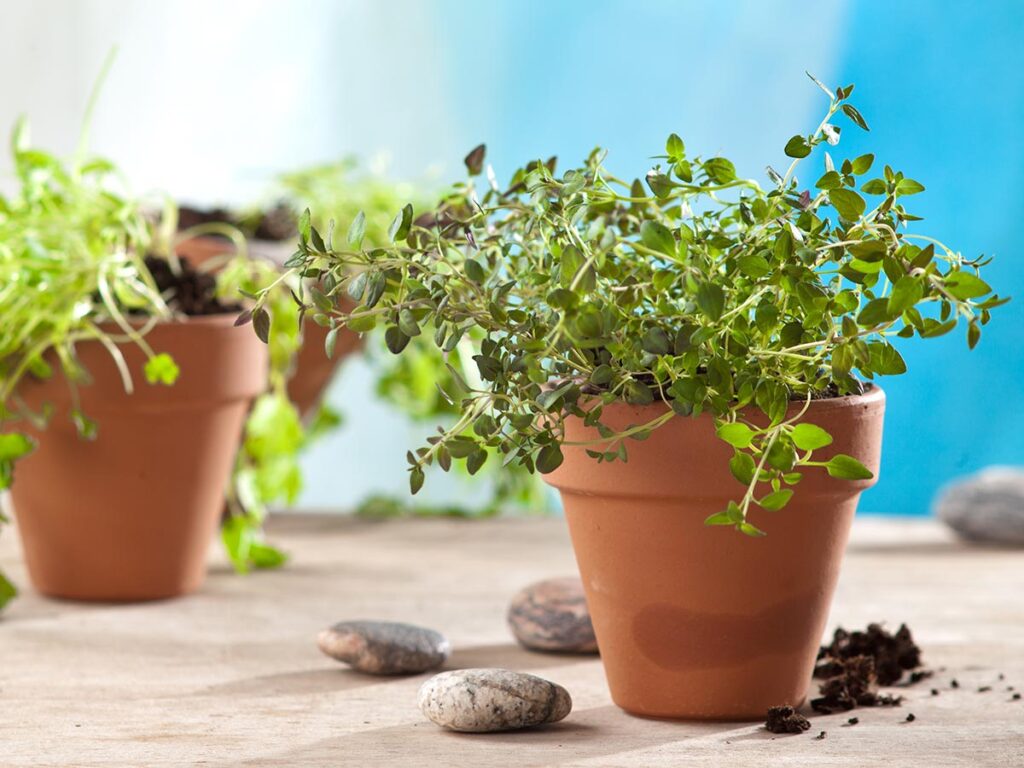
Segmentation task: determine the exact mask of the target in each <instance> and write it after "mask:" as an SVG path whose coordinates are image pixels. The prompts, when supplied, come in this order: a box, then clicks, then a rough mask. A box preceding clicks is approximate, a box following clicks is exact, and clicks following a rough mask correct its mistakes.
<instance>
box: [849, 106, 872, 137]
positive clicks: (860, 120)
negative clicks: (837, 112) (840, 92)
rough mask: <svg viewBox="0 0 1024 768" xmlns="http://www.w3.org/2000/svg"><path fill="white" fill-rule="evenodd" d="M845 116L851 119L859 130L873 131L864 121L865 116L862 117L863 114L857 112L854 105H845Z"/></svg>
mask: <svg viewBox="0 0 1024 768" xmlns="http://www.w3.org/2000/svg"><path fill="white" fill-rule="evenodd" d="M843 114H845V115H846V116H847V117H848V118H850V120H852V121H853V123H854V125H856V126H857V127H858V128H863V129H864V130H865V131H870V130H871V129H870V128H868V124H867V122H866V121H865V120H864V116H863V115H861V113H860V112H858V111H857V108H856V107H855V106H853V105H852V104H843Z"/></svg>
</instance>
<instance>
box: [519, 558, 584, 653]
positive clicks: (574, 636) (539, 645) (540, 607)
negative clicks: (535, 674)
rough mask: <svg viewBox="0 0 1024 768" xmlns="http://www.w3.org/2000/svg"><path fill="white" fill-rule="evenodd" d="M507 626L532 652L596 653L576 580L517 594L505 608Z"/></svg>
mask: <svg viewBox="0 0 1024 768" xmlns="http://www.w3.org/2000/svg"><path fill="white" fill-rule="evenodd" d="M508 625H509V628H510V629H511V630H512V634H513V635H515V638H516V640H518V641H519V642H520V643H521V644H522V645H523V646H525V647H526V648H529V649H530V650H534V651H554V652H559V653H597V638H595V637H594V625H593V624H591V622H590V612H589V611H588V610H587V599H586V596H585V595H584V594H583V584H582V582H580V580H579V579H578V578H574V577H573V578H562V579H547V580H546V581H539V582H537V583H536V584H531V585H530V586H528V587H526V588H525V589H523V590H522V591H521V592H519V593H518V594H517V595H516V596H515V597H514V598H512V603H511V604H510V605H509V608H508Z"/></svg>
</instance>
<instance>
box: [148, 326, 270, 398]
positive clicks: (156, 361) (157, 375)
mask: <svg viewBox="0 0 1024 768" xmlns="http://www.w3.org/2000/svg"><path fill="white" fill-rule="evenodd" d="M254 320H255V316H254ZM257 333H258V331H257ZM264 341H266V340H264ZM180 373H181V369H180V368H178V365H177V363H175V362H174V358H172V357H171V356H170V355H168V354H167V353H166V352H161V353H160V354H158V355H153V357H151V358H149V360H147V361H146V381H148V382H149V383H150V384H164V385H166V386H171V385H172V384H173V383H174V382H176V381H177V380H178V374H180Z"/></svg>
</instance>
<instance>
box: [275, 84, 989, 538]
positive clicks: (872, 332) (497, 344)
mask: <svg viewBox="0 0 1024 768" xmlns="http://www.w3.org/2000/svg"><path fill="white" fill-rule="evenodd" d="M812 79H813V78H812ZM815 82H816V83H817V84H818V86H819V87H821V89H822V90H823V91H824V92H825V94H826V95H827V96H828V108H827V110H826V111H825V115H824V117H823V119H822V120H821V122H820V124H819V125H818V126H817V127H816V128H815V129H814V130H813V131H812V132H811V133H809V134H802V135H797V136H794V137H793V138H792V139H790V140H789V142H788V143H787V144H786V147H785V153H786V155H787V156H788V157H789V158H791V162H790V164H789V167H788V168H786V169H785V170H784V171H782V172H779V171H776V170H775V169H773V168H771V167H769V168H768V169H767V177H768V178H767V184H765V185H764V186H762V184H760V183H758V182H757V181H754V180H751V179H747V178H742V177H740V176H738V175H737V171H736V169H735V167H734V165H733V163H732V162H730V161H729V160H728V159H726V158H724V157H708V158H702V157H699V156H690V155H688V154H687V151H686V147H685V146H684V143H683V141H682V139H681V138H680V137H679V136H677V135H675V134H672V135H671V136H669V137H668V140H667V142H666V144H665V149H664V154H662V155H660V156H659V157H658V160H659V161H660V162H659V163H658V165H656V166H655V167H654V168H653V169H651V170H650V171H649V172H647V174H646V176H645V177H644V179H643V180H641V179H634V180H628V179H620V178H617V177H616V176H614V175H613V174H612V173H611V172H609V171H608V170H607V169H606V167H605V165H604V159H605V153H604V152H603V151H602V150H600V149H597V150H594V151H593V152H592V153H591V154H590V156H589V157H588V158H587V160H586V162H585V163H584V164H583V165H582V166H581V167H578V168H573V169H571V170H568V171H566V172H565V173H562V174H560V175H559V174H557V173H556V166H555V161H554V159H552V160H549V161H547V162H541V161H536V162H532V163H530V164H528V165H526V166H525V167H523V168H521V169H519V170H517V171H516V172H515V173H514V174H513V176H512V178H511V181H510V182H509V183H508V184H507V185H504V186H502V185H499V184H498V182H497V180H496V178H495V176H494V173H493V171H492V170H491V169H490V168H487V172H486V175H485V177H484V178H485V181H483V183H480V181H479V177H480V176H481V175H482V174H484V169H485V164H484V152H485V150H484V147H483V146H482V145H481V146H480V147H477V148H476V149H474V150H473V151H472V152H471V153H470V154H469V155H468V156H467V157H466V166H467V168H468V170H469V174H470V180H469V181H467V182H465V183H462V184H459V185H457V186H456V187H455V188H454V189H453V191H452V192H451V194H450V195H449V196H448V197H447V198H446V199H445V200H444V201H443V204H442V205H441V206H440V207H439V208H438V209H437V210H434V211H430V212H428V213H429V215H428V216H426V217H419V218H418V217H417V215H416V214H415V213H414V211H413V208H412V206H411V205H407V206H406V207H404V208H402V209H401V210H400V211H399V212H398V214H397V215H396V216H395V218H394V220H393V222H392V224H391V227H390V229H389V235H390V242H389V244H386V245H381V244H379V243H375V244H373V246H372V247H370V246H367V245H365V244H364V240H363V230H362V228H361V226H359V225H357V224H356V223H353V225H352V226H350V227H349V229H348V234H347V237H346V238H344V242H343V243H342V244H336V243H335V242H334V238H333V237H332V234H331V232H330V230H328V231H326V232H321V231H320V229H319V228H318V227H316V226H314V225H313V223H312V222H311V219H310V216H309V215H305V216H303V217H302V219H301V220H300V226H299V232H300V242H299V247H298V252H297V254H296V255H295V257H294V258H293V259H292V260H291V261H290V262H289V264H288V266H291V267H292V268H293V269H295V270H296V271H297V272H298V273H300V274H302V275H306V276H315V277H316V278H317V279H319V280H320V281H321V282H320V285H321V286H322V292H314V293H312V295H311V296H309V297H307V296H301V297H299V304H300V310H299V311H300V313H306V312H309V313H313V314H314V316H315V317H316V318H317V320H318V322H329V323H330V324H332V325H333V326H334V327H336V328H337V327H341V326H347V327H349V328H352V329H355V330H358V331H360V332H366V331H369V330H371V329H373V328H383V329H384V334H385V340H386V343H387V346H388V348H389V349H390V350H391V351H392V352H393V353H395V354H403V353H404V350H406V349H408V348H409V346H410V342H411V341H412V340H413V339H419V338H421V337H424V336H426V337H429V338H432V343H433V344H434V345H436V346H437V347H438V348H440V350H441V351H442V352H444V353H448V354H451V353H452V352H454V351H455V350H456V349H459V345H460V343H461V342H462V340H463V339H465V338H467V337H468V338H470V339H471V340H472V341H473V345H474V348H475V351H476V354H474V355H473V361H474V362H475V365H476V369H477V372H478V374H479V375H478V378H477V380H468V379H467V377H464V376H463V375H462V374H461V373H459V371H458V370H457V369H455V368H454V367H452V368H450V369H449V370H450V372H451V375H452V379H453V380H454V381H455V382H457V391H448V392H446V393H445V394H446V396H447V397H448V398H449V399H450V400H451V401H452V403H454V404H455V406H454V407H455V408H456V409H457V412H458V414H459V416H458V419H457V420H456V422H455V423H454V424H453V425H450V426H448V427H446V428H441V429H439V431H438V433H437V434H435V435H434V436H432V437H430V438H429V439H428V440H427V444H426V445H425V446H423V447H421V448H419V449H418V450H416V451H410V452H409V453H408V462H409V473H410V474H409V479H410V486H411V490H412V492H413V493H415V492H416V491H418V490H419V489H420V487H421V486H422V485H423V482H424V477H425V469H426V468H427V467H429V466H430V465H433V464H437V465H438V466H440V467H441V468H442V469H443V470H448V469H449V468H450V467H451V466H452V463H453V461H455V460H461V461H464V462H465V464H466V466H467V468H468V470H469V471H470V472H471V473H472V472H475V471H478V470H479V469H480V468H481V467H482V466H483V465H484V464H485V463H486V462H487V461H488V457H489V456H492V455H493V454H494V453H497V454H499V456H500V460H501V463H502V464H505V465H511V466H519V467H522V468H525V469H526V470H528V471H534V470H536V471H539V472H542V473H546V472H551V471H552V470H554V469H556V468H557V467H558V466H559V465H560V464H561V463H562V460H563V454H562V446H563V444H564V443H565V420H566V418H568V417H578V418H581V419H583V420H584V421H585V422H586V423H587V424H588V425H592V426H595V427H596V428H597V429H598V430H599V433H600V435H601V439H600V441H599V442H597V443H595V444H593V445H590V446H588V448H587V452H588V453H589V454H590V456H592V457H593V458H594V460H595V461H598V462H603V461H618V460H622V461H624V460H626V459H627V458H628V450H627V445H628V441H629V440H630V439H643V438H644V437H645V436H647V435H648V434H650V432H651V430H653V429H656V428H658V427H660V426H661V425H663V424H665V423H666V422H668V421H669V420H670V419H673V418H681V417H690V416H697V415H699V414H702V413H705V412H707V413H710V414H711V415H712V416H713V418H714V419H715V423H716V426H717V432H718V435H719V437H720V438H721V439H722V440H724V441H725V442H726V443H728V444H729V445H730V446H732V448H733V450H734V453H733V457H732V460H731V461H730V469H731V470H732V474H733V475H734V476H735V478H736V480H737V483H738V485H737V491H736V496H735V498H734V500H732V501H730V502H729V503H728V505H727V507H726V508H725V509H722V510H720V511H718V512H716V513H714V514H712V515H711V516H710V517H709V518H708V519H707V520H706V523H707V524H709V525H721V526H729V527H731V528H735V529H736V530H738V531H741V532H742V533H745V534H748V535H750V536H761V535H763V534H764V532H763V530H762V529H761V528H760V527H758V525H757V524H756V523H755V520H754V512H755V510H756V509H758V508H760V509H763V510H778V509H781V508H783V507H785V506H786V504H787V502H789V500H790V498H791V497H792V495H793V492H794V486H796V484H797V483H798V482H799V480H800V478H801V475H802V472H803V470H804V469H805V468H807V467H821V468H823V469H824V470H826V471H827V472H828V474H829V475H831V476H833V477H837V478H845V479H851V480H856V479H859V478H867V477H870V472H869V471H868V470H867V469H866V468H865V467H864V466H863V464H862V463H861V462H860V461H859V460H858V459H857V458H856V457H853V456H846V455H842V454H840V455H836V456H833V457H832V458H830V459H829V460H828V461H824V460H821V459H819V458H818V456H819V454H818V451H819V450H820V449H822V448H825V447H826V446H828V445H829V444H830V443H831V442H832V436H831V435H829V434H828V433H827V432H826V431H825V430H824V429H821V428H820V427H818V426H816V425H814V424H812V423H808V422H805V421H802V420H801V419H802V417H803V416H804V414H805V411H806V405H807V404H809V403H810V401H811V399H812V398H814V397H817V396H834V395H846V394H851V393H858V392H860V391H861V390H862V384H861V382H860V380H859V378H858V377H863V378H866V379H869V380H870V379H874V378H875V377H877V376H883V375H895V374H901V373H903V372H904V371H905V369H906V365H905V363H904V360H903V358H902V356H901V355H900V353H899V352H898V351H897V349H896V346H894V342H896V340H897V339H900V338H909V337H912V336H919V337H923V338H934V337H937V336H941V335H943V334H946V333H948V332H950V331H952V330H953V329H954V328H955V327H956V326H957V325H958V324H959V323H964V324H966V328H967V342H968V345H969V346H970V347H974V345H975V344H977V342H978V339H979V338H980V335H981V330H982V326H984V325H985V323H987V322H988V321H989V317H990V311H991V310H992V309H993V308H995V307H997V306H999V305H1000V304H1003V303H1004V302H1005V301H1007V299H1003V298H999V297H998V296H996V295H992V290H991V288H990V287H989V285H988V284H987V283H986V282H985V281H984V280H983V279H982V277H981V275H980V272H981V269H982V267H983V266H984V265H985V264H986V263H987V262H986V260H985V259H982V258H976V259H968V258H965V257H964V256H963V255H961V254H960V253H958V252H956V251H954V250H952V249H951V248H949V247H947V246H945V245H943V244H942V243H940V242H938V241H937V240H935V239H934V238H931V237H929V236H926V235H921V234H916V233H911V232H909V231H908V230H909V226H910V225H912V224H913V223H914V222H916V221H917V220H918V217H917V216H915V215H913V214H912V213H911V212H910V211H909V210H908V209H907V207H906V205H907V201H908V198H910V197H911V196H913V195H915V194H918V193H920V192H922V191H923V190H924V186H923V185H922V184H920V183H919V182H917V181H915V180H914V179H912V178H910V177H908V176H906V175H904V173H902V172H900V171H897V170H895V169H894V168H893V167H891V166H889V165H882V167H881V169H879V168H878V164H876V162H875V157H874V156H873V155H871V154H863V155H860V156H857V157H852V158H848V159H844V160H841V161H835V160H833V159H832V157H831V155H830V154H829V153H828V151H827V150H826V151H823V152H822V153H821V155H822V158H823V163H824V164H823V168H821V170H819V171H817V172H814V171H810V170H809V169H808V173H809V174H810V179H812V181H811V183H801V182H800V181H799V180H798V178H797V176H796V171H797V169H798V166H799V164H800V162H801V160H803V159H805V158H807V157H808V156H809V155H810V154H811V153H812V151H813V150H814V149H815V148H818V147H819V146H821V145H828V146H829V147H834V146H835V145H836V144H838V142H839V139H840V134H841V131H842V130H843V129H842V128H841V127H840V125H838V124H837V121H839V120H844V121H845V123H846V124H852V125H853V126H855V127H857V128H859V129H862V130H868V126H867V123H866V121H865V119H864V117H863V116H862V115H861V113H860V112H859V111H858V110H857V109H856V107H854V106H853V104H851V103H850V101H849V98H850V96H851V94H852V93H853V90H854V88H853V86H852V85H850V86H846V87H840V88H836V89H835V90H834V91H833V90H830V89H828V88H827V87H825V86H824V85H822V84H821V83H820V82H818V81H817V80H815ZM358 220H359V219H358V218H357V221H358ZM342 293H345V294H347V295H348V296H349V297H350V298H351V299H352V301H353V302H356V306H355V307H354V308H352V309H350V310H343V309H340V308H339V307H338V305H337V303H336V302H335V298H336V297H338V296H340V295H341V294H342ZM264 300H265V295H264V294H260V295H259V299H258V301H259V302H263V301H264ZM621 401H624V402H627V403H631V404H635V405H648V404H655V405H657V404H659V403H660V404H664V406H667V407H661V408H658V407H656V408H652V409H651V410H650V411H649V413H650V414H651V418H650V419H649V420H648V421H646V422H644V423H641V424H636V425H635V426H632V427H630V428H628V429H626V430H624V431H619V432H616V431H614V430H612V429H611V428H609V427H608V426H606V425H604V424H603V423H602V411H603V408H604V407H605V406H606V405H608V404H609V403H614V402H621ZM794 401H795V402H796V403H803V404H804V407H803V408H801V409H799V410H798V413H797V415H796V416H795V417H792V418H791V417H788V416H787V414H788V413H789V412H790V411H789V408H790V404H791V403H792V402H794ZM748 408H749V409H751V410H745V409H748ZM757 413H760V414H763V418H761V417H756V414H757Z"/></svg>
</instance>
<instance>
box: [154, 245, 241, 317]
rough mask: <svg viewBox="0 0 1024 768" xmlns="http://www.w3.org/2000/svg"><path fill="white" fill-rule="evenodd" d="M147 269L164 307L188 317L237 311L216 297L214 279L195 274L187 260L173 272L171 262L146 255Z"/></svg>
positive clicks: (232, 305)
mask: <svg viewBox="0 0 1024 768" xmlns="http://www.w3.org/2000/svg"><path fill="white" fill-rule="evenodd" d="M146 268H147V269H148V270H149V272H150V274H151V275H153V280H154V281H156V287H157V289H158V290H159V291H160V294H161V295H162V296H163V297H164V300H165V301H166V302H167V305H168V306H169V307H170V308H171V309H173V310H175V311H176V312H181V313H182V314H185V315H189V316H193V317H195V316H198V315H220V314H224V313H227V312H240V311H241V309H242V307H241V305H240V304H234V303H230V304H229V303H226V302H224V301H222V300H221V299H219V298H218V297H217V280H216V278H215V277H214V276H213V275H210V274H207V273H205V272H199V271H197V270H196V269H195V268H194V267H192V265H190V264H189V263H188V262H186V261H182V262H181V270H180V271H179V272H177V273H176V272H175V271H174V270H173V269H171V265H170V263H169V262H168V261H167V260H166V259H163V258H160V257H159V256H147V257H146Z"/></svg>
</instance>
